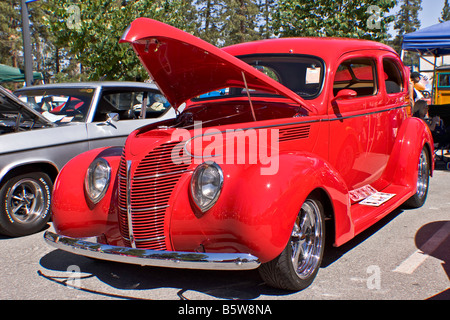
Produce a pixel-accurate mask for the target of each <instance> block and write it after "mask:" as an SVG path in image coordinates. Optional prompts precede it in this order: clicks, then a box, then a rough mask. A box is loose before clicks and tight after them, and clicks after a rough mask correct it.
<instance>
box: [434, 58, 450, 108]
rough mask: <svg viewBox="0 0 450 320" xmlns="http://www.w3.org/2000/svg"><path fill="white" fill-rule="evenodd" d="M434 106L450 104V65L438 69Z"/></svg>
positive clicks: (435, 81)
mask: <svg viewBox="0 0 450 320" xmlns="http://www.w3.org/2000/svg"><path fill="white" fill-rule="evenodd" d="M433 104H435V105H443V104H450V65H447V66H441V67H437V68H436V75H435V80H434V94H433Z"/></svg>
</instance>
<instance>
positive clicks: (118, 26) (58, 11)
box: [45, 0, 191, 80]
mask: <svg viewBox="0 0 450 320" xmlns="http://www.w3.org/2000/svg"><path fill="white" fill-rule="evenodd" d="M180 8H184V9H186V10H185V11H183V15H182V14H181V12H180V10H179V9H180ZM189 9H190V4H189V3H188V2H185V1H182V0H179V1H129V0H128V1H120V0H107V1H103V0H101V1H100V0H88V1H82V2H81V1H67V0H48V1H47V10H48V12H49V13H51V14H49V15H48V17H47V18H46V20H45V23H46V25H47V26H48V27H49V28H50V29H51V30H52V32H53V33H54V34H55V35H56V38H57V40H56V42H57V43H58V44H60V45H64V46H65V48H67V49H68V50H69V51H70V53H71V54H72V55H73V57H74V58H75V59H76V60H77V61H78V62H80V63H81V67H82V70H83V72H85V73H86V74H87V78H88V79H89V80H99V79H105V80H113V79H114V80H143V79H145V77H146V74H145V72H144V71H143V70H142V67H141V65H140V63H139V61H138V59H137V57H136V55H135V54H134V53H133V51H132V50H130V47H129V46H126V45H124V44H119V39H120V37H121V36H122V34H123V32H124V30H125V29H126V28H127V26H128V25H129V24H130V23H131V21H133V20H134V19H136V18H138V17H141V16H146V17H151V18H153V19H157V20H160V21H163V22H166V23H169V24H171V25H173V26H176V27H179V28H182V29H185V30H189V29H190V28H191V27H190V26H189V25H188V21H190V20H189V19H186V18H185V15H184V14H185V13H188V12H189ZM125 17H126V18H125Z"/></svg>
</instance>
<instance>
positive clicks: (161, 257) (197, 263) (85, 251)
mask: <svg viewBox="0 0 450 320" xmlns="http://www.w3.org/2000/svg"><path fill="white" fill-rule="evenodd" d="M44 239H45V241H46V242H47V243H48V244H50V245H51V246H53V247H56V248H58V249H61V250H64V251H68V252H72V253H75V254H78V255H82V256H86V257H91V258H95V259H100V260H108V261H115V262H123V263H130V264H137V265H142V266H154V267H166V268H180V269H201V270H251V269H256V268H258V267H259V265H260V262H259V260H258V258H257V257H255V256H252V255H251V254H246V253H198V252H177V251H158V250H146V249H136V248H127V247H119V246H110V245H107V244H101V243H95V242H90V241H86V240H85V239H78V238H70V237H66V236H62V235H59V234H56V233H53V232H50V231H46V232H45V234H44ZM89 239H91V238H89Z"/></svg>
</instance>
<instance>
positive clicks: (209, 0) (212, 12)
mask: <svg viewBox="0 0 450 320" xmlns="http://www.w3.org/2000/svg"><path fill="white" fill-rule="evenodd" d="M193 4H194V6H195V8H196V13H197V27H196V29H195V30H194V35H196V36H197V37H199V38H201V39H203V40H205V41H207V42H209V43H211V44H214V45H220V42H221V41H220V35H221V32H222V30H223V28H224V22H223V19H222V16H223V15H224V12H225V3H224V1H221V0H195V1H194V2H193Z"/></svg>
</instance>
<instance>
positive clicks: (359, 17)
mask: <svg viewBox="0 0 450 320" xmlns="http://www.w3.org/2000/svg"><path fill="white" fill-rule="evenodd" d="M395 5H396V1H394V0H381V1H380V0H365V1H364V0H315V1H310V0H290V1H283V0H281V1H279V4H278V11H277V13H276V19H275V21H276V23H275V26H274V28H275V30H276V31H277V33H278V34H279V35H281V36H289V37H291V36H321V37H349V38H359V39H371V40H377V41H383V40H386V39H388V38H389V35H388V33H387V29H388V25H389V23H390V22H392V21H393V16H391V15H389V14H388V12H389V10H390V9H392V8H394V6H395Z"/></svg>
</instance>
